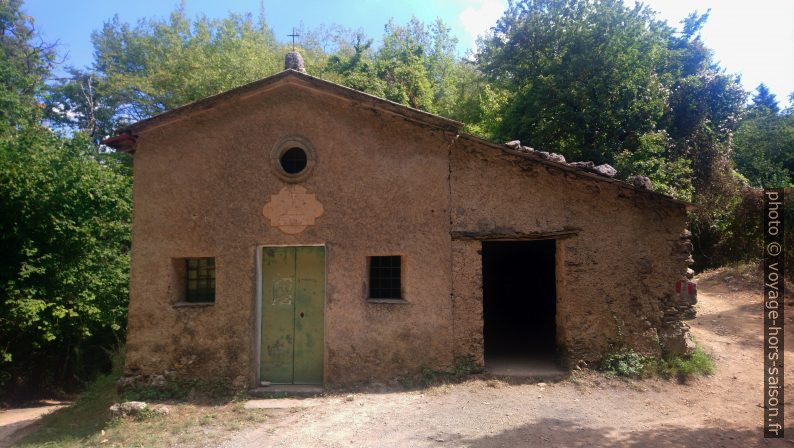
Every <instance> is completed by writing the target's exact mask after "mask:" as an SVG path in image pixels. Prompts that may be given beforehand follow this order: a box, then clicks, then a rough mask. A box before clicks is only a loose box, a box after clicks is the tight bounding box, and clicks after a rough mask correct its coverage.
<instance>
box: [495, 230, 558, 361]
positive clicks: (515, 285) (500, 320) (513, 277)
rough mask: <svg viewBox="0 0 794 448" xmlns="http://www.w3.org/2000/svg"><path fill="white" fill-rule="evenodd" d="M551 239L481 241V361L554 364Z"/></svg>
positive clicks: (555, 356) (553, 298) (553, 282)
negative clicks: (482, 353)
mask: <svg viewBox="0 0 794 448" xmlns="http://www.w3.org/2000/svg"><path fill="white" fill-rule="evenodd" d="M555 255H556V241H555V240H538V241H485V242H483V243H482V273H483V318H484V328H483V336H484V339H485V340H484V343H485V364H486V366H488V367H489V368H493V367H494V366H496V365H502V364H504V363H508V364H510V363H513V364H514V363H516V362H518V363H521V362H526V361H530V362H535V363H537V362H540V363H541V365H542V366H544V367H550V366H551V367H552V368H553V367H554V366H556V360H557V344H556V310H557V293H556V278H555Z"/></svg>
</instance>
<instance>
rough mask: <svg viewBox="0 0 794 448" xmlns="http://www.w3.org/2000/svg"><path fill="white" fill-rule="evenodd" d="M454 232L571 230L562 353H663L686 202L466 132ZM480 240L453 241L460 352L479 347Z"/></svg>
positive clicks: (570, 356)
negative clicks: (621, 349)
mask: <svg viewBox="0 0 794 448" xmlns="http://www.w3.org/2000/svg"><path fill="white" fill-rule="evenodd" d="M451 191H452V206H451V209H452V215H451V224H452V231H453V232H470V233H481V234H488V233H492V234H499V233H518V234H521V233H523V234H533V233H548V232H557V231H569V232H570V231H574V232H575V235H574V236H569V237H567V238H560V239H558V242H557V247H558V253H557V258H558V263H557V277H558V279H557V294H558V298H557V332H558V334H557V339H558V345H559V347H560V348H561V349H562V351H563V356H564V361H566V362H568V363H575V362H578V361H579V360H585V361H594V360H597V359H600V358H601V357H602V356H603V355H604V353H605V352H606V351H608V350H610V349H611V347H615V346H620V345H621V344H625V345H626V346H628V347H631V348H634V349H638V350H641V351H644V352H648V353H659V350H660V345H659V341H658V331H659V329H661V328H662V326H663V320H662V317H663V310H662V307H663V303H664V302H665V301H669V300H670V298H671V297H672V295H673V293H674V287H675V282H676V280H678V279H680V278H682V277H683V276H684V275H685V273H686V268H687V265H686V257H687V256H688V254H684V255H682V254H681V233H682V232H683V231H684V229H685V227H686V222H685V219H686V216H685V210H684V207H683V205H677V204H673V203H670V202H668V201H664V200H659V199H656V198H654V197H652V196H651V195H648V194H642V193H637V192H635V191H633V190H630V189H628V188H620V187H618V186H616V185H612V184H609V183H606V182H599V181H596V180H591V179H587V178H583V177H581V176H577V175H575V174H572V173H567V172H564V171H562V170H560V169H555V168H553V167H548V166H544V165H540V164H537V163H534V162H531V161H528V160H525V159H523V158H521V157H520V156H516V155H512V154H509V153H506V152H502V151H500V150H498V149H494V148H490V147H487V146H483V145H482V144H479V143H475V142H472V141H470V140H466V139H461V141H460V142H459V143H458V144H456V145H455V146H454V147H453V149H452V155H451ZM475 247H476V242H472V241H453V251H452V265H453V280H454V281H455V286H454V287H453V293H454V299H453V301H454V307H455V312H454V314H453V315H454V323H453V327H454V328H455V352H456V354H458V355H462V354H470V355H472V356H474V357H475V358H481V356H482V339H481V334H480V333H481V328H482V303H481V300H482V297H481V292H479V293H475V292H472V290H471V288H475V287H476V286H477V282H478V281H481V271H480V269H481V255H480V254H479V253H478V252H477V251H476V250H475Z"/></svg>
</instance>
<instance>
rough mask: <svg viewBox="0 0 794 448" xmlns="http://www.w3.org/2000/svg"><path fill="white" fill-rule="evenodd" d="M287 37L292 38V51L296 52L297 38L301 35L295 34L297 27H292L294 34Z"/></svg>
mask: <svg viewBox="0 0 794 448" xmlns="http://www.w3.org/2000/svg"><path fill="white" fill-rule="evenodd" d="M287 36H289V37H291V38H292V51H295V38H296V37H298V36H300V34H298V33H296V32H295V27H294V26H293V27H292V34H287Z"/></svg>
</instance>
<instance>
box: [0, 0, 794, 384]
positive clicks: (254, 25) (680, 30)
mask: <svg viewBox="0 0 794 448" xmlns="http://www.w3.org/2000/svg"><path fill="white" fill-rule="evenodd" d="M707 18H708V15H707V14H706V15H698V14H692V15H690V16H689V17H687V18H686V19H685V20H684V21H682V22H681V24H680V27H675V26H671V25H670V24H667V23H665V22H663V21H661V20H659V19H658V18H657V16H656V14H655V13H654V12H653V11H652V10H650V9H649V8H648V7H646V6H642V5H635V6H627V4H626V3H624V2H622V1H620V0H594V1H580V0H523V1H511V2H510V4H509V6H508V9H507V10H506V11H505V13H504V15H503V17H502V18H501V19H499V21H498V22H497V23H495V24H494V27H493V28H492V29H491V30H490V32H488V33H487V34H486V35H485V36H483V37H482V38H481V39H480V41H479V43H478V48H477V50H476V52H475V53H474V54H472V55H470V56H469V57H466V58H459V57H457V56H456V46H457V40H456V38H455V37H454V36H453V35H452V34H451V31H450V28H449V27H448V26H446V24H445V23H444V22H443V21H442V20H440V19H439V20H436V21H434V22H432V23H429V24H427V23H422V22H421V21H419V20H417V19H412V20H410V21H409V22H408V23H406V24H398V23H395V22H394V21H389V23H387V24H385V27H384V31H383V35H382V36H379V37H378V39H377V40H376V39H375V38H373V37H370V36H366V35H364V34H362V33H361V32H356V31H351V30H347V29H344V28H342V27H340V26H329V27H320V28H317V29H313V30H308V29H300V30H298V31H299V34H300V36H301V37H300V39H299V43H298V50H299V51H300V52H301V53H302V55H303V57H304V59H305V61H306V67H307V70H308V72H309V73H310V74H312V75H314V76H318V77H321V78H324V79H328V80H330V81H333V82H337V83H340V84H343V85H346V86H349V87H352V88H355V89H358V90H362V91H365V92H368V93H371V94H373V95H377V96H380V97H384V98H387V99H389V100H392V101H396V102H399V103H402V104H406V105H409V106H411V107H415V108H419V109H423V110H426V111H429V112H433V113H437V114H440V115H443V116H447V117H450V118H453V119H456V120H459V121H462V122H464V123H465V125H466V130H467V131H468V132H471V133H474V134H477V135H479V136H481V137H484V138H487V139H491V140H493V141H497V142H504V141H506V140H513V139H520V140H521V141H522V142H523V143H524V144H525V145H529V146H533V147H535V148H536V149H541V150H546V151H554V152H560V153H562V154H564V155H565V156H566V158H568V159H569V160H593V161H595V162H597V163H609V164H612V165H614V166H615V167H616V168H618V172H619V174H618V176H619V177H622V178H626V177H628V176H629V175H633V174H642V175H646V176H648V177H649V178H650V179H651V181H652V183H653V185H654V186H655V188H656V189H657V190H659V191H662V192H664V193H668V194H670V195H673V196H676V197H678V198H682V199H686V200H690V201H692V202H694V203H695V204H696V205H697V206H698V208H697V209H696V211H694V212H693V213H692V214H691V216H690V224H691V227H692V230H693V233H694V241H693V242H694V244H695V258H696V260H697V267H699V268H704V267H711V266H717V265H720V264H723V263H728V262H733V261H739V260H743V259H747V258H752V257H756V256H759V255H760V253H761V252H760V244H761V234H760V228H759V223H760V213H761V204H762V203H761V198H762V195H761V191H760V190H759V189H758V188H760V187H784V186H791V185H793V184H794V178H793V177H792V173H794V110H792V109H791V108H788V109H785V108H781V107H780V105H779V104H778V101H777V98H775V96H774V95H773V94H771V93H770V92H769V90H768V89H767V88H766V86H764V85H761V86H759V87H758V89H757V90H756V92H755V93H754V94H753V95H752V98H751V101H750V102H748V100H747V98H748V92H745V91H744V90H743V89H742V88H741V86H740V84H739V79H738V77H737V76H734V75H731V74H727V73H725V72H724V71H723V70H722V69H721V68H720V67H719V66H718V64H717V63H716V62H715V61H714V59H713V57H712V52H711V51H710V50H709V49H708V48H707V47H706V46H705V45H704V43H703V42H702V41H701V39H700V37H699V32H700V29H701V28H702V26H703V24H704V23H705V22H706V20H707ZM0 30H1V31H2V34H0V39H1V40H0V51H1V52H2V61H0V84H2V87H3V88H2V90H1V91H0V212H1V213H0V247H2V248H3V257H2V260H0V390H2V387H3V384H5V387H6V388H8V386H9V385H12V384H13V385H15V387H16V386H18V385H22V386H33V385H46V384H57V385H60V386H64V385H69V384H70V383H71V384H74V382H75V381H77V380H83V379H87V378H88V377H90V376H91V375H93V374H95V373H96V370H97V369H98V367H101V366H102V365H106V364H107V359H108V358H107V357H106V356H105V354H104V352H103V351H102V350H103V349H104V348H108V347H111V346H112V345H114V344H115V343H116V342H117V338H121V337H122V335H123V332H124V328H123V327H124V317H125V314H126V301H127V286H126V282H127V280H126V279H127V275H128V249H129V247H128V246H129V222H130V184H131V179H130V177H131V174H130V170H129V164H130V161H129V159H128V158H126V157H124V155H119V154H115V153H113V152H108V148H105V147H103V146H102V145H101V144H100V141H101V140H102V139H103V138H105V137H107V136H110V135H112V133H113V132H114V130H115V129H118V128H119V127H121V126H123V125H124V124H126V123H129V122H132V121H136V120H140V119H143V118H146V117H150V116H152V115H154V114H158V113H160V112H163V111H166V110H168V109H172V108H174V107H177V106H180V105H183V104H186V103H189V102H191V101H195V100H198V99H200V98H203V97H206V96H209V95H212V94H216V93H219V92H222V91H225V90H228V89H230V88H233V87H236V86H239V85H242V84H245V83H248V82H251V81H254V80H256V79H259V78H262V77H265V76H268V75H272V74H274V73H277V72H278V71H280V70H281V68H282V61H283V56H284V53H285V52H286V51H288V50H289V49H290V45H287V44H284V43H282V42H279V40H278V39H277V38H276V37H275V36H274V34H273V31H272V30H271V28H270V26H269V25H268V23H267V20H266V18H265V14H264V12H263V11H262V12H261V13H260V14H259V16H258V17H256V18H254V17H253V16H251V15H238V14H230V15H229V16H228V17H226V18H222V19H210V18H207V17H203V16H199V17H196V18H191V17H188V16H187V14H186V12H185V10H184V7H178V8H177V9H175V10H174V11H173V12H172V13H171V15H170V16H169V17H168V18H165V19H149V20H143V21H140V22H138V23H136V24H134V25H131V24H128V23H125V22H123V21H122V20H120V19H119V18H118V17H114V18H111V19H110V20H109V21H108V22H106V23H105V25H104V26H103V27H102V28H101V29H99V30H96V31H95V32H94V33H93V35H92V40H93V45H94V49H95V53H94V54H95V59H94V62H93V64H92V65H91V66H90V67H86V68H72V67H69V68H65V69H64V70H63V72H64V73H65V76H64V77H63V78H54V77H52V69H53V65H54V61H55V58H56V54H55V51H54V48H53V47H52V46H49V45H47V44H45V43H43V42H41V41H40V40H39V39H38V37H37V35H36V32H35V28H34V27H33V21H32V19H31V18H30V17H26V16H25V15H24V14H22V13H21V12H20V0H0ZM791 100H792V103H794V97H793V98H791ZM45 126H46V127H45ZM789 196H790V199H792V198H791V196H794V194H790V195H789ZM789 216H790V218H789V221H788V223H789V227H790V226H791V225H792V224H794V207H789ZM788 234H789V235H788V237H789V238H792V236H791V234H792V232H791V230H790V229H789V232H788ZM788 253H789V254H794V251H789V252H788ZM792 262H794V260H792ZM789 272H791V273H794V269H789ZM30 372H34V373H33V374H31V373H30Z"/></svg>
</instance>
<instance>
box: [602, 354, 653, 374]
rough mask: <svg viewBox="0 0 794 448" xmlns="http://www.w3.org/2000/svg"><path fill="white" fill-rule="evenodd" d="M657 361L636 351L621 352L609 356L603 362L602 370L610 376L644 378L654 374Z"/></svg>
mask: <svg viewBox="0 0 794 448" xmlns="http://www.w3.org/2000/svg"><path fill="white" fill-rule="evenodd" d="M655 362H656V360H655V358H654V357H652V356H648V355H643V354H642V353H637V352H635V351H634V350H620V351H617V352H614V353H610V354H608V355H607V356H606V357H604V359H603V360H602V361H601V370H602V371H604V373H606V374H607V375H609V376H621V377H627V378H642V377H646V376H649V375H651V374H652V373H653V367H654V364H655Z"/></svg>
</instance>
